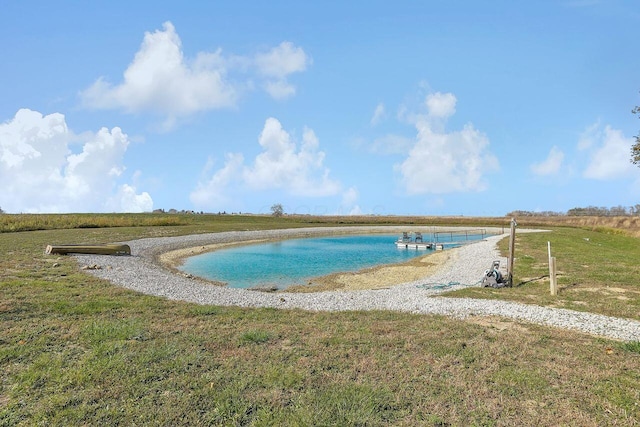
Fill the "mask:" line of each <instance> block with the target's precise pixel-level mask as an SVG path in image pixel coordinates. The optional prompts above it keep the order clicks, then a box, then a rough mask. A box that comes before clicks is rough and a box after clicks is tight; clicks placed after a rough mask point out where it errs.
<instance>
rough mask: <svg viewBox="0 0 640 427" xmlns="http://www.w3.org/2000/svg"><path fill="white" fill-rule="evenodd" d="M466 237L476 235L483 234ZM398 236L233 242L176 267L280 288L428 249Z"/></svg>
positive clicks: (240, 284)
mask: <svg viewBox="0 0 640 427" xmlns="http://www.w3.org/2000/svg"><path fill="white" fill-rule="evenodd" d="M426 237H427V236H425V240H427V239H426ZM468 238H469V240H479V239H481V238H482V236H480V235H478V236H471V235H470V236H468ZM397 239H398V236H397V235H380V234H376V235H356V236H353V235H351V236H331V237H316V238H306V239H291V240H283V241H278V242H269V243H261V244H255V245H246V246H235V247H231V248H226V249H221V250H218V251H214V252H209V253H205V254H201V255H197V256H194V257H190V258H187V259H186V260H185V262H184V264H183V265H182V266H181V267H180V269H181V270H182V271H183V272H185V273H190V274H193V275H196V276H200V277H204V278H206V279H210V280H216V281H220V282H226V283H227V285H228V286H229V287H232V288H251V287H254V286H264V285H276V286H277V287H278V288H279V289H283V288H286V287H288V286H291V285H294V284H306V283H307V282H308V281H309V279H311V278H313V277H318V276H324V275H327V274H331V273H337V272H341V271H344V272H346V271H358V270H361V269H363V268H367V267H373V266H376V265H381V264H391V263H398V262H404V261H407V260H409V259H411V258H413V257H416V256H422V255H426V254H428V253H430V251H429V250H424V249H422V250H416V249H404V248H402V249H398V248H397V247H396V245H395V241H396V240H397ZM439 241H440V242H446V241H447V239H446V238H440V239H439ZM449 241H450V240H449Z"/></svg>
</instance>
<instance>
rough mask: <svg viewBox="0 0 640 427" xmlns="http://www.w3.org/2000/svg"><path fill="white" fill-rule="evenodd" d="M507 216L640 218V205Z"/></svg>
mask: <svg viewBox="0 0 640 427" xmlns="http://www.w3.org/2000/svg"><path fill="white" fill-rule="evenodd" d="M506 216H514V217H526V216H536V217H541V216H542V217H551V216H640V205H635V206H614V207H611V208H606V207H600V206H587V207H586V208H573V209H569V210H568V211H567V212H554V211H542V212H531V211H513V212H509V213H508V214H507V215H506Z"/></svg>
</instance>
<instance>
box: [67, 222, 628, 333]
mask: <svg viewBox="0 0 640 427" xmlns="http://www.w3.org/2000/svg"><path fill="white" fill-rule="evenodd" d="M405 230H406V227H403V228H400V227H366V228H365V227H336V228H305V229H289V230H268V231H244V232H226V233H215V234H201V235H190V236H180V237H162V238H149V239H140V240H134V241H131V242H125V243H127V244H129V245H130V246H131V251H132V254H133V255H132V256H128V257H105V256H97V255H76V257H77V259H78V262H79V263H80V264H81V265H83V266H93V265H98V266H100V269H95V270H88V271H89V272H91V273H92V274H94V275H96V276H98V277H101V278H104V279H107V280H109V281H111V282H112V283H114V284H116V285H119V286H122V287H125V288H128V289H132V290H134V291H138V292H142V293H145V294H151V295H157V296H162V297H166V298H169V299H173V300H183V301H189V302H193V303H198V304H214V305H225V306H240V307H277V308H287V309H292V308H299V309H304V310H311V311H346V310H396V311H405V312H410V313H422V314H440V315H447V316H453V317H457V318H466V317H468V316H501V317H506V318H512V319H516V320H519V321H525V322H531V323H536V324H541V325H548V326H555V327H560V328H565V329H571V330H576V331H581V332H586V333H589V334H594V335H598V336H603V337H608V338H614V339H620V340H624V341H640V322H638V321H635V320H629V319H620V318H615V317H609V316H603V315H599V314H592V313H585V312H577V311H572V310H566V309H558V308H548V307H539V306H535V305H527V304H520V303H514V302H508V301H495V300H480V299H470V298H444V297H440V296H438V295H437V294H438V293H441V292H442V291H443V290H451V289H456V288H459V287H462V286H471V285H475V284H477V283H478V281H479V279H480V278H481V276H482V273H483V272H484V271H485V269H487V268H488V267H489V266H490V265H491V262H492V261H493V260H500V261H501V266H505V265H506V259H505V258H502V257H500V255H499V252H498V251H497V249H496V243H497V242H498V241H499V240H500V239H502V238H504V237H505V236H506V234H502V235H497V236H490V237H488V238H487V239H485V240H483V241H481V242H477V243H473V244H469V245H466V246H463V247H461V248H457V249H452V251H456V253H455V256H453V257H451V259H450V260H449V261H448V262H447V263H445V265H443V266H442V268H441V269H440V271H439V272H438V273H436V274H434V275H432V276H430V277H425V278H424V279H423V280H420V281H417V282H410V283H403V284H399V285H397V286H393V287H391V288H386V289H379V290H360V291H327V292H316V293H286V292H281V293H263V292H255V291H247V290H243V289H232V288H225V287H218V286H212V285H211V284H209V283H207V282H205V281H201V280H199V279H197V278H196V279H194V278H187V277H184V276H183V275H180V274H175V273H173V272H171V271H170V270H169V269H167V268H164V267H162V266H161V265H160V264H159V262H158V260H157V259H158V256H159V255H160V254H162V253H165V252H168V251H171V250H176V249H183V248H188V247H197V246H204V245H209V244H215V243H227V242H234V241H242V240H255V239H282V238H294V237H309V236H318V235H323V234H327V233H331V234H347V233H357V232H360V233H363V232H365V233H367V232H391V233H394V232H400V231H405ZM501 230H502V229H494V230H491V229H487V231H495V232H499V231H501ZM505 231H506V232H508V230H505ZM525 231H526V230H518V232H519V233H520V232H525ZM452 282H455V283H459V284H453V283H452Z"/></svg>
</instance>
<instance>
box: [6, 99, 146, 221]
mask: <svg viewBox="0 0 640 427" xmlns="http://www.w3.org/2000/svg"><path fill="white" fill-rule="evenodd" d="M128 145H129V139H128V137H127V135H126V134H124V133H123V132H122V130H121V129H120V128H117V127H116V128H113V129H111V130H109V129H107V128H102V129H100V130H99V131H98V132H96V133H91V132H87V133H83V134H82V137H79V136H76V135H75V134H74V133H73V132H71V131H70V130H69V129H68V127H67V124H66V121H65V117H64V116H63V115H62V114H59V113H54V114H50V115H46V116H43V115H42V114H41V113H39V112H37V111H32V110H29V109H22V110H19V111H18V112H17V113H16V115H15V117H14V118H13V119H12V120H10V121H8V122H6V123H4V124H0V179H1V180H2V191H0V206H1V207H2V209H3V210H6V211H7V212H104V211H107V212H111V211H117V212H143V211H150V210H151V209H152V208H153V201H152V199H151V196H150V195H149V194H148V193H146V192H143V193H138V192H137V190H136V188H135V187H134V186H133V185H130V184H121V185H118V182H119V180H120V178H121V176H122V174H123V172H124V171H125V167H124V165H123V157H124V153H125V152H126V150H127V147H128ZM76 146H81V147H80V149H76V150H73V149H74V148H76Z"/></svg>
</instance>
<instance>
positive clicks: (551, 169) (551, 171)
mask: <svg viewBox="0 0 640 427" xmlns="http://www.w3.org/2000/svg"><path fill="white" fill-rule="evenodd" d="M563 160H564V153H563V152H562V150H560V149H559V148H558V147H556V146H554V147H552V148H551V151H549V155H548V156H547V158H546V159H545V160H543V161H542V162H540V163H534V164H532V165H531V171H532V172H533V173H534V174H536V175H539V176H548V175H556V174H557V173H558V172H560V170H561V168H562V161H563Z"/></svg>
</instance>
